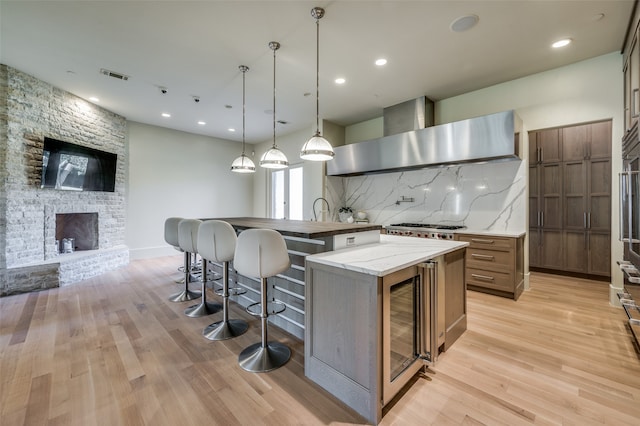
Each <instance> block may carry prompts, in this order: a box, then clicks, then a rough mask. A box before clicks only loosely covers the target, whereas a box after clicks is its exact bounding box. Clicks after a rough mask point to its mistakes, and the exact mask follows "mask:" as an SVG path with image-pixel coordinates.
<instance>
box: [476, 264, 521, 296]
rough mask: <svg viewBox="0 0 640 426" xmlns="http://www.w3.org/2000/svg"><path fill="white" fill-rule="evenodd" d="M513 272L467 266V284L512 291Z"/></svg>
mask: <svg viewBox="0 0 640 426" xmlns="http://www.w3.org/2000/svg"><path fill="white" fill-rule="evenodd" d="M513 281H514V280H513V274H512V273H510V272H500V271H487V270H484V269H475V268H469V267H467V284H468V285H473V286H478V287H484V288H491V289H494V290H500V291H505V292H510V293H513Z"/></svg>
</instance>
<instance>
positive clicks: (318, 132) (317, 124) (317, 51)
mask: <svg viewBox="0 0 640 426" xmlns="http://www.w3.org/2000/svg"><path fill="white" fill-rule="evenodd" d="M316 135H320V18H316Z"/></svg>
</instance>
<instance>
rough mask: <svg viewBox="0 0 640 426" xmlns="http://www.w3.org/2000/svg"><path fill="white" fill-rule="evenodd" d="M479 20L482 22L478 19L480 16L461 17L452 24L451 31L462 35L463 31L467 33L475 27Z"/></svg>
mask: <svg viewBox="0 0 640 426" xmlns="http://www.w3.org/2000/svg"><path fill="white" fill-rule="evenodd" d="M479 20H480V18H479V17H478V15H465V16H461V17H459V18H456V19H455V20H454V21H453V22H452V23H451V25H450V26H449V28H451V31H453V32H456V33H461V32H463V31H467V30H469V29H471V28H473V27H475V26H476V24H477V23H478V21H479Z"/></svg>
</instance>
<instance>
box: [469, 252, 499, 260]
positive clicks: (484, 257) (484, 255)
mask: <svg viewBox="0 0 640 426" xmlns="http://www.w3.org/2000/svg"><path fill="white" fill-rule="evenodd" d="M471 257H475V258H476V259H485V260H493V259H494V257H493V256H490V255H488V254H477V253H471Z"/></svg>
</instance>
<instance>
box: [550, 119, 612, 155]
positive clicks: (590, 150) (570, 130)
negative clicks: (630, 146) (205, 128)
mask: <svg viewBox="0 0 640 426" xmlns="http://www.w3.org/2000/svg"><path fill="white" fill-rule="evenodd" d="M561 132H562V160H563V161H581V160H592V159H593V160H597V159H599V158H607V159H608V158H610V157H611V121H601V122H598V123H592V124H585V125H581V126H571V127H565V128H563V129H561Z"/></svg>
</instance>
